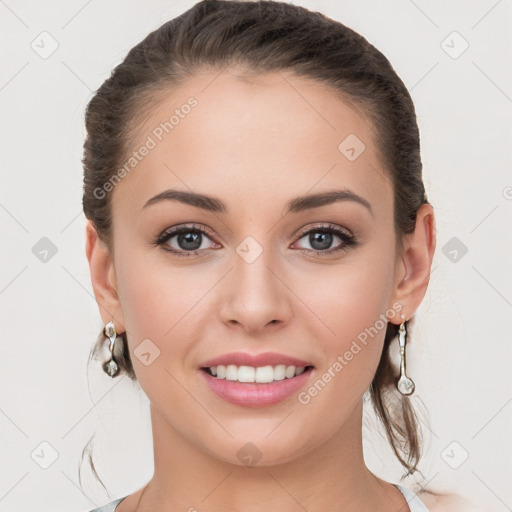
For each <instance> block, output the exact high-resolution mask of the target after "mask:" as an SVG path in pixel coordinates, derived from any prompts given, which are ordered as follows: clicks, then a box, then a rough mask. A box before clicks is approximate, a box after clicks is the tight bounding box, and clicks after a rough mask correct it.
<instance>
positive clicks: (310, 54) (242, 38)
mask: <svg viewBox="0 0 512 512" xmlns="http://www.w3.org/2000/svg"><path fill="white" fill-rule="evenodd" d="M230 65H232V66H237V67H241V68H242V69H244V70H246V72H247V74H248V75H250V74H258V73H265V72H272V71H279V70H287V71H290V72H292V73H294V74H295V75H296V76H300V77H306V78H310V79H314V80H317V81H318V82H320V83H322V84H326V85H328V86H330V87H331V89H332V90H333V91H334V92H335V93H337V94H338V95H339V96H340V98H342V99H343V100H344V101H346V102H349V103H350V104H351V105H353V106H355V107H357V108H358V109H359V110H360V111H362V112H363V113H364V114H365V115H366V116H368V118H369V119H370V121H371V123H372V125H373V127H374V137H375V141H374V142H375V146H376V148H377V150H378V151H379V155H380V159H381V162H382V164H383V166H384V167H385V169H386V171H385V172H386V178H387V179H389V180H390V182H391V183H392V185H393V190H394V224H395V231H396V233H397V243H398V245H401V240H402V236H403V235H404V234H407V233H411V232H412V231H414V228H415V222H416V214H417V211H418V209H419V207H420V206H421V205H422V204H423V203H428V199H427V197H426V194H425V189H424V185H423V181H422V164H421V157H420V141H419V131H418V126H417V122H416V114H415V109H414V105H413V102H412V99H411V97H410V95H409V92H408V90H407V88H406V87H405V85H404V84H403V82H402V81H401V79H400V78H399V77H398V76H397V74H396V73H395V71H394V69H393V68H392V66H391V64H390V62H389V61H388V59H387V58H386V57H385V56H384V55H383V54H382V53H381V52H380V51H378V50H377V49H376V48H375V47H374V46H372V45H371V44H370V43H369V42H368V41H367V40H366V39H365V38H364V37H362V36H361V35H359V34H358V33H357V32H355V31H353V30H351V29H350V28H348V27H346V26H345V25H343V24H342V23H340V22H338V21H335V20H332V19H330V18H328V17H326V16H325V15H323V14H321V13H318V12H311V11H309V10H307V9H305V8H303V7H299V6H296V5H291V4H287V3H283V2H274V1H243V0H242V1H229V0H203V1H200V2H198V3H196V4H195V5H194V6H193V7H192V8H190V9H189V10H187V11H186V12H184V13H183V14H181V15H180V16H178V17H176V18H174V19H172V20H170V21H168V22H166V23H164V24H163V25H162V26H160V27H159V28H158V29H156V30H155V31H153V32H151V33H150V34H149V35H148V36H147V37H146V38H145V39H144V40H142V41H141V42H140V43H139V44H137V45H136V46H134V47H133V48H132V49H131V50H130V51H129V53H128V54H127V55H126V57H125V59H124V60H123V61H122V62H121V63H120V64H119V65H118V66H116V68H115V69H114V70H113V71H112V73H111V76H110V77H109V78H108V79H107V80H105V82H104V83H103V84H102V85H101V87H100V88H99V89H98V90H97V91H96V93H95V95H94V97H93V98H92V99H91V101H90V102H89V104H88V106H87V109H86V115H85V122H86V130H87V136H86V139H85V143H84V155H83V160H82V162H83V166H84V194H83V209H84V213H85V215H86V217H87V218H88V219H90V220H91V221H92V222H93V224H94V226H95V228H96V230H97V232H98V236H99V237H100V239H102V240H103V241H104V242H105V243H106V244H107V247H109V249H110V250H111V251H113V249H114V248H113V247H112V244H111V240H112V232H111V229H112V222H111V211H110V196H111V195H110V194H102V196H103V197H101V198H98V194H95V193H94V191H95V190H98V188H101V187H102V186H103V185H104V184H105V183H106V182H107V181H108V180H109V179H111V177H112V176H113V174H114V173H115V171H116V169H118V168H119V166H120V165H121V162H123V161H124V158H125V155H126V154H128V153H129V152H130V142H132V140H133V137H134V136H135V134H136V127H137V121H138V120H139V119H140V116H141V115H142V114H143V113H144V112H146V111H147V110H145V109H148V108H150V107H151V106H152V105H154V104H155V103H156V102H157V101H158V98H159V93H161V92H165V90H168V89H169V88H172V87H173V86H176V85H178V84H180V83H183V82H185V81H186V79H187V78H188V77H190V76H192V75H194V73H196V72H198V71H200V70H202V69H205V68H213V69H221V68H224V67H226V66H230ZM397 332H398V327H397V326H396V325H394V324H391V323H388V325H387V329H386V335H385V341H384V348H383V351H382V355H381V359H380V362H379V365H378V368H377V371H376V373H375V376H374V378H373V381H372V383H371V386H370V390H369V391H370V396H371V402H372V404H373V406H374V408H375V411H376V413H377V416H378V417H379V418H380V420H381V421H382V423H383V425H384V427H385V431H386V435H387V438H388V440H389V442H390V445H391V447H392V449H393V451H394V453H395V454H396V456H397V458H398V460H399V461H400V463H401V464H402V465H403V466H404V467H405V468H406V469H407V473H406V474H405V476H408V475H409V474H412V473H414V472H415V471H419V470H418V468H417V464H418V462H419V459H420V456H421V442H420V434H419V425H418V422H417V418H416V414H415V411H414V409H413V407H412V406H411V403H410V399H409V398H408V397H404V396H402V395H401V394H400V393H399V392H398V391H397V389H396V387H395V382H396V376H395V375H394V373H395V372H394V369H393V366H392V364H391V361H390V355H389V346H390V343H391V341H392V340H393V339H394V338H395V337H396V336H397ZM120 336H121V338H122V340H123V342H122V349H121V348H118V351H117V352H115V354H114V355H115V357H116V358H117V361H118V363H119V364H120V367H121V369H122V372H125V373H126V374H127V375H128V376H129V378H130V379H132V380H136V376H135V373H134V370H133V366H132V363H131V360H130V354H129V351H128V344H127V339H126V333H123V334H121V335H120ZM104 339H105V336H104V334H103V332H102V333H100V336H99V338H98V340H97V342H96V344H95V346H94V347H93V351H92V353H91V356H90V358H89V360H90V359H91V357H92V356H93V355H94V354H96V353H97V352H98V351H99V349H100V348H101V346H102V344H103V342H104ZM84 451H85V449H84ZM82 457H83V454H82ZM89 460H90V462H91V465H92V467H93V471H94V473H95V474H96V471H95V470H94V465H93V464H92V460H91V458H89ZM405 476H404V477H402V478H405Z"/></svg>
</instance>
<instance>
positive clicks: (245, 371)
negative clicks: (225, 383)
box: [210, 364, 305, 383]
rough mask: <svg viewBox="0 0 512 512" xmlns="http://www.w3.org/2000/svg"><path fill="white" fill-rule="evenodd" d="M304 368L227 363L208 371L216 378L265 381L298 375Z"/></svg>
mask: <svg viewBox="0 0 512 512" xmlns="http://www.w3.org/2000/svg"><path fill="white" fill-rule="evenodd" d="M304 370H305V367H304V366H299V367H295V366H286V365H285V364H278V365H276V366H258V367H257V368H254V367H253V366H236V365H234V364H228V365H227V366H224V365H218V366H211V367H210V372H211V373H212V375H214V376H215V377H217V379H226V380H237V381H238V382H259V383H267V382H274V381H275V380H284V379H291V378H293V377H296V376H297V375H300V374H301V373H303V372H304Z"/></svg>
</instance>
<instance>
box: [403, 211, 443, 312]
mask: <svg viewBox="0 0 512 512" xmlns="http://www.w3.org/2000/svg"><path fill="white" fill-rule="evenodd" d="M435 247H436V228H435V217H434V210H433V208H432V206H431V205H430V204H423V205H421V207H420V208H419V210H418V213H417V216H416V227H415V229H414V232H413V233H410V234H408V235H406V236H405V237H404V243H403V251H402V254H401V264H400V265H399V266H398V267H397V268H398V269H403V270H402V271H401V272H400V275H397V281H396V284H395V294H394V300H395V301H399V302H400V303H401V304H403V308H404V309H403V313H404V314H405V317H406V318H410V317H411V316H412V315H413V314H414V312H415V311H416V310H417V309H418V307H419V306H420V304H421V302H422V300H423V298H424V296H425V293H426V291H427V286H428V283H429V281H430V272H431V267H432V259H433V257H434V252H435Z"/></svg>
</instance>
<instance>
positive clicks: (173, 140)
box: [86, 69, 435, 512]
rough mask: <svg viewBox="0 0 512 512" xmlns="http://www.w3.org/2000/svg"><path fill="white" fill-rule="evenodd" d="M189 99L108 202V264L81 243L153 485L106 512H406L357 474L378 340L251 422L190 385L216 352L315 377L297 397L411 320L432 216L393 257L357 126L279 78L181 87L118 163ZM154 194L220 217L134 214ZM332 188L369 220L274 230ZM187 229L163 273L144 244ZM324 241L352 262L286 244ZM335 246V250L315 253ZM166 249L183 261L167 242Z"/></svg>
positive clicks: (316, 218) (388, 217) (341, 209)
mask: <svg viewBox="0 0 512 512" xmlns="http://www.w3.org/2000/svg"><path fill="white" fill-rule="evenodd" d="M292 86H293V87H292ZM191 95H193V96H194V97H195V98H196V99H197V100H198V105H197V107H195V108H194V109H193V110H192V111H191V113H190V114H189V115H188V116H186V117H185V118H184V119H181V120H180V123H179V125H177V126H176V127H175V128H174V129H173V131H172V132H171V133H170V134H168V135H166V136H165V137H164V138H163V140H162V141H161V142H159V143H158V145H157V147H156V148H154V149H152V150H151V151H150V152H149V154H148V155H147V156H146V157H145V158H144V159H143V160H142V161H141V162H140V163H139V164H138V165H137V166H136V168H135V169H134V170H133V171H132V172H131V173H130V174H128V175H127V176H126V177H125V178H123V180H122V181H121V182H120V183H119V184H118V185H117V186H116V187H115V188H114V190H113V192H111V193H112V194H113V196H112V213H113V226H114V229H113V251H109V250H108V248H107V247H106V246H105V245H104V244H103V243H101V242H100V241H99V239H98V237H97V234H96V231H95V229H94V227H93V226H92V224H90V223H89V224H88V226H87V231H86V234H87V247H86V252H87V258H88V260H89V264H90V270H91V280H92V285H93V288H94V293H95V296H96V299H97V302H98V305H99V308H100V313H101V317H102V320H103V322H104V323H107V322H108V321H110V320H112V319H113V320H114V324H115V327H116V330H117V332H118V333H121V332H124V331H126V332H127V335H128V340H129V349H130V353H131V357H132V361H133V364H134V369H135V372H136V374H137V378H138V381H139V383H140V385H141V387H142V389H143V390H144V392H145V393H146V394H147V396H148V398H149V399H150V403H151V408H150V410H151V421H152V429H153V442H154V456H155V472H154V475H153V478H152V479H151V480H150V482H149V483H148V485H147V486H145V487H144V488H142V489H139V490H138V491H137V492H136V493H134V494H132V495H130V496H128V497H127V498H126V499H125V500H124V501H123V502H121V504H120V505H119V506H118V507H117V512H132V511H135V510H139V511H143V510H147V511H149V510H151V511H153V512H160V511H164V510H167V511H169V510H181V511H187V510H194V509H193V508H191V507H195V509H196V510H198V511H200V512H203V511H205V512H206V511H209V512H213V511H219V510H222V511H224V512H231V511H233V512H234V511H241V510H243V511H244V512H256V511H261V510H262V509H266V510H272V511H273V510H283V511H290V512H292V511H302V510H304V509H306V510H308V512H317V511H324V510H341V509H342V510H344V511H346V512H352V511H353V512H355V511H357V512H361V511H370V510H372V511H373V510H380V511H384V512H391V511H400V510H401V511H406V510H408V506H407V504H406V501H405V499H404V497H403V496H402V494H401V493H400V492H399V491H398V490H397V489H396V488H395V487H393V486H392V485H391V484H389V483H387V482H385V481H383V480H381V479H379V478H377V477H376V476H375V475H373V474H372V473H371V472H370V471H369V469H368V468H367V467H366V465H365V463H364V459H363V450H362V437H361V436H362V434H361V432H362V396H363V394H364V392H365V391H366V389H367V388H368V386H369V385H370V383H371V381H372V378H373V375H374V373H375V370H376V368H377V364H378V361H379V358H380V354H381V351H382V346H383V342H384V334H385V329H381V330H380V331H379V333H378V335H376V336H374V337H373V338H371V341H370V342H369V343H368V344H367V345H366V346H364V348H363V349H362V350H361V351H360V352H359V353H358V354H357V356H355V357H354V358H353V359H352V360H351V361H350V362H349V363H348V364H347V365H346V366H345V367H344V368H343V370H342V371H341V372H339V373H338V374H337V375H336V377H335V378H333V379H332V380H331V382H329V383H328V385H326V386H325V388H324V389H323V390H322V391H321V392H320V393H318V395H317V396H315V397H314V398H313V399H312V400H311V401H310V402H309V403H308V404H307V405H303V404H301V403H300V402H299V401H298V399H297V396H296V395H294V396H292V397H290V398H289V399H286V400H285V401H282V402H280V403H278V404H275V405H271V406H266V407H262V408H250V407H242V406H237V405H233V404H230V403H227V402H225V401H223V400H222V399H220V398H219V397H217V396H216V395H215V394H213V393H212V392H211V391H210V389H209V388H208V387H207V386H206V385H205V384H204V382H203V378H202V376H201V375H200V373H199V372H200V371H201V370H199V366H200V364H201V362H203V361H205V360H207V359H209V358H212V357H216V356H218V355H221V354H224V353H227V352H233V351H245V352H250V353H254V354H256V353H261V352H266V351H276V352H280V353H284V354H287V355H291V356H295V357H298V358H301V359H305V360H309V361H311V362H312V363H313V364H314V366H315V370H314V372H313V374H312V375H311V377H310V381H309V382H308V384H307V385H306V386H305V387H304V388H303V389H307V388H308V387H309V386H310V385H311V384H312V383H313V382H314V381H316V380H317V379H318V378H320V377H321V375H322V374H323V373H325V372H326V371H327V369H328V368H329V367H331V366H332V364H333V363H334V362H335V361H336V358H337V357H338V356H339V355H340V354H341V355H342V354H344V353H345V352H346V351H347V350H348V349H349V348H350V346H351V343H352V341H353V340H354V339H356V337H357V335H358V334H359V333H360V332H361V331H364V329H365V328H367V327H370V326H373V325H374V324H375V322H376V320H377V319H379V315H381V314H384V313H385V312H386V311H387V310H390V309H392V308H393V304H395V305H396V304H400V306H401V308H402V309H401V311H400V313H403V314H404V316H405V319H409V318H411V316H413V314H414V313H415V311H416V309H417V308H418V307H419V305H420V303H421V301H422V299H423V297H424V295H425V292H426V289H427V285H428V282H429V272H430V268H431V264H432V258H433V254H434V250H435V220H434V212H433V209H432V207H431V206H430V205H423V206H422V207H421V208H420V209H419V211H418V215H417V221H416V229H415V231H414V233H412V234H410V235H407V236H406V237H404V239H403V250H399V249H398V246H397V244H396V240H397V239H396V233H395V231H394V225H393V190H392V186H391V183H390V179H389V175H388V174H387V172H386V170H385V169H384V168H383V165H382V163H381V161H380V159H379V155H378V154H377V152H376V150H375V145H374V141H373V139H372V136H373V130H372V126H371V124H370V123H369V121H368V119H367V118H366V117H365V116H364V115H363V113H362V112H360V111H359V110H356V109H354V108H353V107H351V106H349V105H347V104H346V103H344V102H342V101H341V100H340V99H339V98H338V97H337V96H336V95H335V94H334V93H333V92H332V91H331V90H329V89H327V88H326V87H324V86H323V85H321V84H319V83H317V82H315V81H312V80H308V79H305V78H298V77H292V75H290V74H287V73H284V72H280V73H271V74H267V75H260V76H258V78H257V79H254V80H246V79H243V78H242V77H241V76H240V73H239V72H238V70H235V69H229V70H224V72H223V73H221V74H220V75H219V71H218V70H216V71H211V72H206V71H205V72H203V73H201V74H198V75H196V76H194V77H193V78H191V79H190V81H189V82H187V84H186V86H182V87H180V88H177V89H173V90H169V91H167V92H166V93H165V94H164V95H163V96H162V97H160V98H159V100H158V104H157V105H156V106H155V107H154V108H153V109H152V110H151V111H150V112H149V114H148V115H147V116H145V117H144V118H143V120H142V121H141V122H140V123H139V125H138V127H137V132H136V135H137V137H136V139H135V141H134V142H135V143H136V144H135V146H134V148H138V147H140V145H141V144H142V143H143V141H144V140H145V139H146V137H147V135H148V134H150V133H151V131H152V130H153V129H154V127H156V126H158V125H159V124H160V123H161V122H162V121H164V120H165V119H167V118H168V117H169V114H168V113H169V112H170V113H172V111H174V109H176V108H179V107H180V105H183V104H184V103H185V102H186V100H187V98H189V97H190V96H191ZM351 133H352V134H356V135H357V137H358V138H359V139H360V140H361V141H363V142H364V144H365V146H366V149H365V151H364V152H363V153H361V155H360V156H359V157H358V158H357V159H356V160H354V161H349V160H348V159H347V158H346V157H345V156H344V155H343V154H342V153H341V152H340V151H339V150H338V145H339V144H340V142H341V141H342V140H344V139H345V138H346V137H347V135H348V134H351ZM170 188H174V189H180V190H185V191H194V192H198V193H202V194H207V195H211V196H214V197H216V198H219V199H221V200H222V201H223V202H225V203H226V205H227V207H228V212H227V213H215V214H214V213H211V212H206V211H203V210H200V209H198V208H194V207H193V206H190V205H185V204H182V203H178V202H176V201H162V202H159V203H156V204H154V205H152V206H149V207H147V208H143V206H144V204H145V203H146V201H147V200H148V199H150V198H152V197H153V196H156V195H157V194H159V193H161V192H163V191H164V190H166V189H170ZM343 188H347V189H350V190H351V191H353V192H354V193H356V194H358V195H359V196H361V197H363V198H365V199H366V200H367V201H368V202H369V203H370V204H371V209H372V213H371V212H370V211H369V210H368V209H366V208H365V207H364V206H363V205H361V204H359V203H357V202H355V201H338V202H335V203H332V204H329V205H324V206H322V207H318V208H315V209H311V210H307V211H304V212H300V213H288V214H287V215H284V216H283V215H282V211H283V207H284V205H285V204H286V203H287V201H289V200H290V199H293V198H295V197H297V196H302V195H304V194H311V193H318V192H323V191H327V190H339V189H343ZM190 223H194V224H196V225H197V226H199V227H202V228H206V229H209V231H210V233H212V235H213V236H210V235H202V244H201V249H199V251H200V255H195V256H189V257H179V256H176V255H173V254H171V253H169V252H166V251H165V250H164V249H163V248H162V246H160V247H159V246H156V245H154V244H153V243H152V242H154V241H155V240H156V238H157V237H158V236H159V235H160V234H161V233H162V232H163V231H165V230H166V229H168V228H170V227H172V226H177V225H181V224H190ZM324 223H332V224H335V225H336V226H340V227H341V228H345V229H347V230H349V231H350V232H351V233H355V234H357V245H356V246H348V247H347V248H346V250H340V251H338V252H333V253H331V254H326V255H321V254H320V255H319V254H318V253H316V254H315V248H316V247H318V246H314V245H311V243H310V241H309V237H308V235H307V234H306V235H304V234H302V235H300V233H299V230H301V229H303V230H304V232H307V231H309V230H310V229H314V228H317V227H318V226H319V225H321V224H324ZM320 231H321V230H320ZM321 232H322V231H321ZM298 235H300V236H298ZM248 236H251V237H253V238H254V239H255V240H256V241H257V242H258V243H259V245H260V246H261V248H262V251H263V252H262V253H261V255H260V256H259V257H258V258H257V259H256V260H255V261H254V262H252V263H247V262H246V261H245V260H244V259H243V258H242V257H240V256H239V255H238V253H237V252H236V249H237V247H238V246H239V244H240V243H241V242H242V241H243V240H244V239H245V238H246V237H248ZM343 244H344V241H343V240H342V239H340V238H338V236H337V235H333V239H332V243H331V245H330V246H329V248H336V247H340V246H343ZM169 245H172V247H173V248H175V249H176V250H181V251H182V252H185V251H186V249H183V246H180V245H178V237H176V236H175V237H174V238H172V239H171V240H168V241H167V246H169ZM301 250H303V251H304V252H301ZM317 250H318V249H317ZM389 321H390V322H393V323H396V324H399V323H400V322H401V319H400V317H399V315H398V314H396V315H394V317H393V318H389ZM147 338H149V339H150V340H151V342H152V343H154V345H156V346H157V347H158V349H159V350H160V355H159V357H158V358H156V359H155V360H154V361H153V362H152V363H151V364H150V365H149V366H145V365H144V364H142V363H141V361H139V359H138V358H137V357H136V356H135V354H134V350H135V349H136V348H137V346H138V345H139V344H140V343H141V342H142V340H144V339H147ZM247 442H251V443H253V444H254V445H255V446H256V447H257V448H258V450H259V451H260V452H261V459H260V460H259V461H258V463H257V464H256V465H255V466H254V467H247V466H244V464H243V463H242V462H241V461H240V460H239V459H238V457H237V452H238V451H239V450H240V449H241V448H242V447H243V446H244V445H245V444H246V443H247ZM427 498H428V497H427Z"/></svg>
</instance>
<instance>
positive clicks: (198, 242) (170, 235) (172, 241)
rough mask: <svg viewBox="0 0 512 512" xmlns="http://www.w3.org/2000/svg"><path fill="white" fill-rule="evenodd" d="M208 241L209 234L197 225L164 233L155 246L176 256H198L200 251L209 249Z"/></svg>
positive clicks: (179, 227) (180, 227)
mask: <svg viewBox="0 0 512 512" xmlns="http://www.w3.org/2000/svg"><path fill="white" fill-rule="evenodd" d="M206 239H210V234H209V232H208V231H207V230H206V229H204V228H202V227H198V226H196V225H188V226H178V227H174V228H171V229H168V230H166V231H164V232H163V233H162V234H161V235H160V236H159V237H158V238H157V240H156V241H155V245H158V246H162V249H164V250H165V251H168V252H172V253H173V254H176V256H185V257H187V256H196V255H197V254H199V251H203V250H206V249H208V248H209V246H208V244H207V243H206V244H205V242H206Z"/></svg>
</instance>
